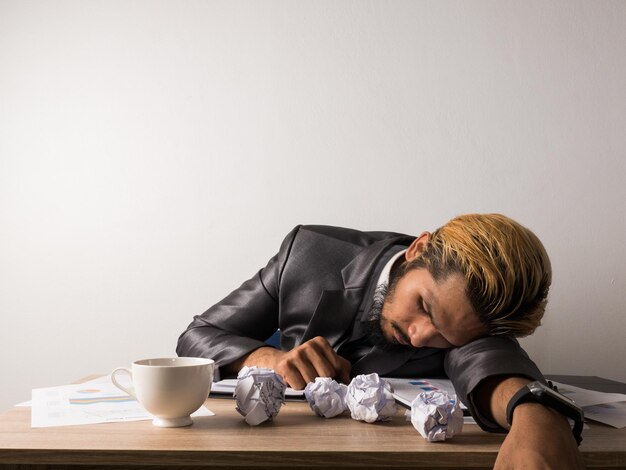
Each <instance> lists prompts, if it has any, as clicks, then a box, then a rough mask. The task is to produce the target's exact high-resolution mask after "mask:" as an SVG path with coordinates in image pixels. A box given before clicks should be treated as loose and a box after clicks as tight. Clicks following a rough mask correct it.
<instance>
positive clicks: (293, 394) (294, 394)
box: [211, 379, 304, 400]
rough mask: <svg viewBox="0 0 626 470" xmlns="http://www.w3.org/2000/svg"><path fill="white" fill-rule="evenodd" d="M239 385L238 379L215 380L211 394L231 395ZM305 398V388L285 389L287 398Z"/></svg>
mask: <svg viewBox="0 0 626 470" xmlns="http://www.w3.org/2000/svg"><path fill="white" fill-rule="evenodd" d="M236 387H237V379H224V380H220V381H219V382H213V385H212V386H211V394H212V395H213V394H215V395H230V396H231V397H232V396H233V394H234V393H235V388H236ZM289 398H293V399H298V400H303V399H304V390H294V389H293V388H291V387H287V388H286V389H285V399H289Z"/></svg>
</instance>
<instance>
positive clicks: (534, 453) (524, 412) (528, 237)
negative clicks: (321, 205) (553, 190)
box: [177, 214, 581, 468]
mask: <svg viewBox="0 0 626 470" xmlns="http://www.w3.org/2000/svg"><path fill="white" fill-rule="evenodd" d="M550 282H551V267H550V260H549V258H548V255H547V254H546V251H545V249H544V247H543V245H542V244H541V242H540V241H539V239H538V238H537V237H536V236H535V235H534V234H533V233H532V232H531V231H530V230H528V229H527V228H525V227H523V226H521V225H520V224H519V223H517V222H515V221H513V220H511V219H510V218H508V217H506V216H503V215H500V214H470V215H463V216H459V217H456V218H454V219H452V220H450V221H449V222H448V223H446V224H445V225H444V226H443V227H440V228H438V229H437V230H435V231H433V232H432V233H430V232H423V233H422V234H421V235H420V236H418V237H417V238H416V237H414V236H408V235H403V234H399V233H391V232H362V231H357V230H351V229H346V228H339V227H329V226H298V227H296V228H294V229H293V230H292V231H291V232H290V233H289V234H288V235H287V237H286V238H285V239H284V241H283V243H282V245H281V247H280V250H279V251H278V253H277V254H276V255H275V256H274V257H273V258H272V259H270V261H269V262H268V264H267V266H265V267H264V268H263V269H261V270H260V271H259V272H258V273H257V274H256V275H255V276H254V277H252V278H251V279H249V280H248V281H246V282H244V283H243V284H242V285H241V287H239V288H238V289H236V290H235V291H233V292H232V293H231V294H229V295H228V296H227V297H226V298H225V299H223V300H222V301H221V302H219V303H217V304H216V305H214V306H213V307H211V308H209V309H208V310H207V311H206V312H204V313H203V314H202V315H198V316H196V317H194V319H193V321H192V323H191V324H190V325H189V327H188V328H187V329H186V330H185V331H184V332H183V333H182V335H181V336H180V338H179V340H178V347H177V353H178V354H179V355H180V356H196V357H207V358H212V359H214V360H215V361H216V365H217V366H218V367H219V373H220V374H221V376H222V377H226V376H232V375H236V374H237V372H238V371H239V369H241V368H242V367H243V366H259V367H269V368H272V369H274V370H275V371H276V372H277V373H279V374H281V375H282V376H283V377H284V379H285V381H286V382H287V383H288V384H289V385H290V386H291V387H293V388H296V389H301V388H304V387H305V386H306V384H307V383H308V382H311V381H313V380H315V378H316V377H333V378H336V379H337V380H340V381H343V382H344V383H347V382H349V380H350V378H351V377H353V376H356V375H358V374H368V373H372V372H377V373H378V374H380V375H383V376H389V377H434V376H442V375H446V376H447V377H449V378H450V380H451V381H452V383H453V385H454V387H455V389H456V391H457V393H458V395H459V397H460V399H461V401H462V402H463V403H464V404H465V405H466V406H467V407H468V408H469V410H470V412H471V413H472V415H473V416H474V418H475V419H476V421H477V423H478V424H479V425H480V426H481V427H482V428H483V429H484V430H487V431H490V432H508V436H507V437H506V439H505V440H504V443H503V445H502V447H501V449H500V452H499V454H498V459H497V461H496V466H497V467H500V468H505V467H508V466H511V467H516V466H521V465H522V464H524V465H526V466H528V467H529V468H538V467H545V466H546V465H547V466H551V467H554V468H556V467H559V468H571V467H577V466H580V465H581V459H580V454H579V452H578V450H577V445H576V439H575V436H574V434H573V433H572V430H571V429H570V426H569V424H568V421H567V420H566V419H565V417H564V416H563V415H562V414H561V413H562V412H563V410H561V412H557V411H556V410H555V407H553V406H551V404H550V403H548V402H545V400H543V399H541V396H543V395H540V396H539V398H536V397H535V396H534V395H533V394H532V393H531V392H528V393H526V391H527V390H528V389H529V387H528V385H529V383H531V382H534V383H536V384H537V385H538V386H541V385H542V384H543V383H545V379H544V378H543V376H542V374H541V372H540V371H539V370H538V368H537V367H536V365H535V364H534V363H533V362H532V361H531V360H530V359H529V357H528V356H527V354H526V353H525V352H524V350H523V349H522V348H521V347H520V345H519V344H518V342H517V341H516V339H515V337H521V336H526V335H529V334H531V333H532V332H533V331H534V330H535V329H536V328H537V326H539V324H540V322H541V318H542V316H543V313H544V310H545V306H546V301H547V295H548V289H549V287H550ZM278 329H280V347H279V348H277V347H272V346H269V345H268V344H266V342H265V340H266V339H267V338H269V337H270V336H271V335H272V334H273V333H274V332H276V331H277V330H278ZM531 388H532V387H531ZM518 392H519V393H518ZM544 395H545V394H544ZM522 396H523V397H522ZM520 397H522V398H520ZM508 405H511V406H509V408H510V409H509V416H508V419H507V406H508Z"/></svg>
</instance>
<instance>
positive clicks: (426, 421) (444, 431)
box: [407, 390, 463, 442]
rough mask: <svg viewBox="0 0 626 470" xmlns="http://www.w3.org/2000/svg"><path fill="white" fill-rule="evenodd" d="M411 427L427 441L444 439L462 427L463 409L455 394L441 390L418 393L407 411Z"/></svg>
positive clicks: (456, 432)
mask: <svg viewBox="0 0 626 470" xmlns="http://www.w3.org/2000/svg"><path fill="white" fill-rule="evenodd" d="M407 414H408V415H409V416H410V418H411V423H412V424H413V427H414V428H415V429H417V431H418V432H419V433H420V434H421V435H422V437H423V438H424V439H427V440H428V441H431V442H432V441H445V440H446V439H450V438H452V437H453V436H454V435H455V434H458V433H460V432H461V430H462V429H463V411H461V407H460V406H459V401H458V400H457V398H456V395H452V396H450V395H449V394H448V393H446V392H443V391H437V390H435V391H428V392H422V393H420V394H419V395H418V396H417V397H416V398H415V400H413V403H411V411H410V412H407Z"/></svg>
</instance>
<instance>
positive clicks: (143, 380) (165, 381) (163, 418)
mask: <svg viewBox="0 0 626 470" xmlns="http://www.w3.org/2000/svg"><path fill="white" fill-rule="evenodd" d="M214 368H215V362H214V361H213V359H203V358H198V357H175V358H159V359H143V360H141V361H135V362H133V364H132V370H131V369H128V368H126V367H118V368H117V369H115V370H114V371H113V372H111V381H112V382H113V383H114V384H115V386H116V387H118V388H119V389H121V390H123V391H124V392H126V393H128V394H129V395H130V396H132V397H134V398H136V399H137V401H138V402H139V403H141V404H142V405H143V407H144V408H145V409H146V410H147V411H148V412H149V413H150V414H152V415H154V420H153V421H152V424H154V425H155V426H160V427H164V428H173V427H179V426H189V425H190V424H192V423H193V420H192V419H191V416H190V415H191V413H193V412H194V411H196V410H197V409H198V408H200V407H201V406H202V404H203V403H204V401H205V400H206V399H207V397H208V396H209V392H210V391H211V384H212V383H213V371H214ZM122 372H125V373H127V374H129V375H130V377H131V381H132V386H131V387H130V388H127V387H125V386H123V385H121V384H120V383H119V382H118V381H117V379H116V378H115V376H116V374H118V373H122Z"/></svg>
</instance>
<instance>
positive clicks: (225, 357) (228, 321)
mask: <svg viewBox="0 0 626 470" xmlns="http://www.w3.org/2000/svg"><path fill="white" fill-rule="evenodd" d="M299 228H300V227H299V226H298V227H296V228H295V229H294V230H292V231H291V232H290V233H289V234H288V235H287V237H285V239H284V241H283V243H282V245H281V247H280V250H279V252H278V253H277V254H276V255H275V256H274V257H273V258H272V259H271V260H270V261H269V262H268V263H267V265H266V266H265V267H264V268H263V269H261V270H260V271H259V272H258V273H257V274H256V275H255V276H254V277H252V278H251V279H249V280H247V281H246V282H244V283H243V284H242V285H241V286H240V287H239V288H238V289H236V290H234V291H233V292H231V293H230V294H229V295H228V296H227V297H226V298H224V299H223V300H222V301H220V302H218V303H217V304H215V305H214V306H212V307H211V308H209V309H208V310H207V311H206V312H204V313H203V314H202V315H197V316H195V317H194V319H193V321H192V322H191V324H190V325H189V326H188V327H187V329H186V330H185V331H184V332H183V333H182V334H181V335H180V337H179V338H178V345H177V348H176V352H177V354H178V355H179V356H191V357H206V358H211V359H214V360H215V362H216V365H217V366H218V367H219V368H220V371H221V372H224V370H222V368H223V367H224V366H226V365H228V364H230V363H232V362H233V361H236V360H238V359H239V358H241V357H243V356H247V355H248V354H250V353H251V352H252V351H254V350H256V349H258V348H261V347H263V346H265V342H264V341H265V340H266V339H267V338H269V337H270V336H271V335H272V334H273V333H274V332H275V331H276V329H277V328H278V318H279V307H278V303H279V287H280V280H281V275H282V271H283V268H284V265H285V263H286V261H287V259H288V257H289V252H290V250H291V247H292V244H293V242H294V239H295V237H296V235H297V233H298V230H299Z"/></svg>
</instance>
